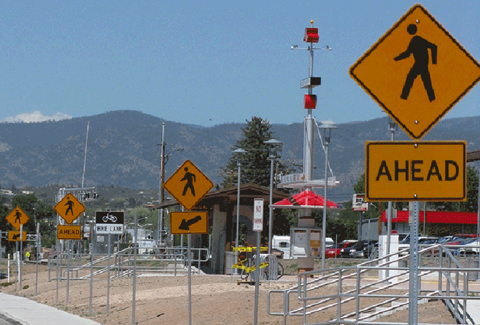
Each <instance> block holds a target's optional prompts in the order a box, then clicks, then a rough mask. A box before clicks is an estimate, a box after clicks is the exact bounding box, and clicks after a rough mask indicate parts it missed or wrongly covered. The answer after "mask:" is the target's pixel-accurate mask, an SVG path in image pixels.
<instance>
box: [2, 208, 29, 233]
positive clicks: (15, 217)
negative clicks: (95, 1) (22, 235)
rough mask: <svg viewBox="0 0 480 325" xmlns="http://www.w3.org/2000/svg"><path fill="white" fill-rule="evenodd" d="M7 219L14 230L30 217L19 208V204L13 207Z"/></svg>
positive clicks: (18, 228)
mask: <svg viewBox="0 0 480 325" xmlns="http://www.w3.org/2000/svg"><path fill="white" fill-rule="evenodd" d="M6 219H7V221H8V222H10V224H11V225H12V226H13V228H15V230H20V226H21V225H24V224H26V223H27V222H28V220H30V218H29V217H28V216H27V215H26V214H25V212H23V210H22V209H20V207H19V206H17V207H15V209H13V210H12V212H10V213H9V214H8V216H7V218H6Z"/></svg>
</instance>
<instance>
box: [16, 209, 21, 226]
mask: <svg viewBox="0 0 480 325" xmlns="http://www.w3.org/2000/svg"><path fill="white" fill-rule="evenodd" d="M21 217H22V214H21V213H20V211H18V210H15V223H17V221H18V223H19V224H21V223H22V221H21V219H20V218H21Z"/></svg>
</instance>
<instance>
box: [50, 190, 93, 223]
mask: <svg viewBox="0 0 480 325" xmlns="http://www.w3.org/2000/svg"><path fill="white" fill-rule="evenodd" d="M53 209H54V210H55V211H56V212H57V213H58V214H59V215H60V216H61V217H62V218H63V219H64V220H65V221H66V222H67V223H68V224H70V223H72V222H73V220H75V219H77V218H78V216H79V215H80V214H82V212H83V211H85V207H84V206H83V204H82V203H81V202H80V201H78V199H77V198H76V197H75V196H73V194H72V193H68V194H67V195H65V197H64V198H63V199H62V200H61V201H60V202H58V203H57V205H55V207H54V208H53Z"/></svg>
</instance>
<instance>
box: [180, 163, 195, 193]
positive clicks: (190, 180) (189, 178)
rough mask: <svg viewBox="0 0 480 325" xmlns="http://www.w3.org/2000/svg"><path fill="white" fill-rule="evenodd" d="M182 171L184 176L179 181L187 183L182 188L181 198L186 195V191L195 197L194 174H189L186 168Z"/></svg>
mask: <svg viewBox="0 0 480 325" xmlns="http://www.w3.org/2000/svg"><path fill="white" fill-rule="evenodd" d="M184 170H185V176H183V178H182V179H181V180H180V181H187V183H186V184H185V187H184V188H183V193H182V196H185V194H187V190H188V189H190V191H191V193H192V195H193V196H195V188H194V187H193V183H194V182H195V181H196V177H195V174H192V173H189V172H188V167H185V168H184Z"/></svg>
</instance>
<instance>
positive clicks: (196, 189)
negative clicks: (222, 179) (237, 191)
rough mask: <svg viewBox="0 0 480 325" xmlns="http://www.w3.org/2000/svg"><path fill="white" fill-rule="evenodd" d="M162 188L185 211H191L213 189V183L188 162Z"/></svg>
mask: <svg viewBox="0 0 480 325" xmlns="http://www.w3.org/2000/svg"><path fill="white" fill-rule="evenodd" d="M163 187H164V188H165V189H166V190H167V191H168V192H170V194H172V196H173V197H174V198H175V200H177V201H178V202H179V203H180V204H181V205H183V206H184V207H185V209H187V210H191V209H192V208H193V207H194V206H195V205H196V204H197V203H198V202H200V200H201V199H202V198H203V196H204V195H205V194H207V193H208V191H210V189H211V188H212V187H213V183H212V182H211V181H210V180H209V179H208V178H207V176H205V175H204V174H203V173H202V172H201V171H200V169H198V168H197V167H196V166H195V165H194V164H193V163H192V162H191V161H190V160H186V161H185V162H184V163H183V164H182V166H180V168H178V169H177V170H176V171H175V173H173V175H172V176H170V178H169V179H168V180H167V181H166V182H165V184H164V185H163Z"/></svg>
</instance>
